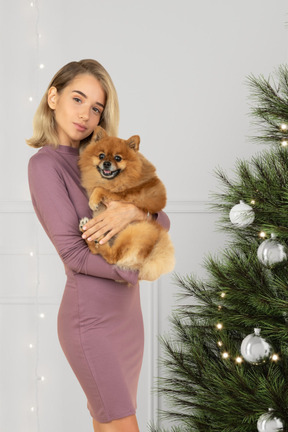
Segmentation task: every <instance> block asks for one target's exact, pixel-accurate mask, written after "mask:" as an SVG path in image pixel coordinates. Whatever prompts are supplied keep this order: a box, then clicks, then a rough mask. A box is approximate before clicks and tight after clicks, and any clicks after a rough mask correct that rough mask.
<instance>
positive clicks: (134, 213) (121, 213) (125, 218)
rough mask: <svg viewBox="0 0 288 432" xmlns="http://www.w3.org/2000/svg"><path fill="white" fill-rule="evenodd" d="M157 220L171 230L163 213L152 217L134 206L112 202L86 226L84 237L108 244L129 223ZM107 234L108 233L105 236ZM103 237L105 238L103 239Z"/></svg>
mask: <svg viewBox="0 0 288 432" xmlns="http://www.w3.org/2000/svg"><path fill="white" fill-rule="evenodd" d="M152 217H153V219H154V220H157V222H158V223H159V224H160V225H162V226H163V228H165V229H166V230H167V231H168V230H169V228H170V220H169V218H168V216H167V215H166V213H164V212H163V211H161V212H159V213H157V214H155V215H153V216H151V215H147V213H145V212H143V211H142V210H140V209H138V208H137V207H136V206H135V205H134V204H130V203H125V202H121V201H111V202H110V203H108V204H107V209H106V210H105V211H104V212H103V213H101V214H100V215H98V216H96V217H95V218H93V219H91V220H90V221H89V222H87V224H86V225H85V226H84V229H85V232H84V234H83V235H82V237H83V238H84V239H88V240H89V241H94V240H99V239H101V240H100V242H99V243H100V244H104V243H106V242H107V241H108V240H110V238H112V237H113V236H114V235H116V234H117V233H118V232H120V231H122V230H123V229H124V228H125V227H126V226H127V225H129V223H131V222H138V221H144V220H147V219H148V218H149V219H152ZM105 233H107V234H106V235H105ZM102 236H103V238H102Z"/></svg>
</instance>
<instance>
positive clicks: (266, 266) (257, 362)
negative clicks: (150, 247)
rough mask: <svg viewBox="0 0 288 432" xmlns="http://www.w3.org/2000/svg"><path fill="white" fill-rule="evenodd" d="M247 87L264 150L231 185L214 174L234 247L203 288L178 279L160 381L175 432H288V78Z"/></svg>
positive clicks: (216, 261)
mask: <svg viewBox="0 0 288 432" xmlns="http://www.w3.org/2000/svg"><path fill="white" fill-rule="evenodd" d="M247 81H248V85H249V89H250V91H251V100H252V118H253V119H254V123H255V124H256V125H257V133H256V135H257V137H256V138H254V139H255V140H256V141H257V142H258V143H262V144H266V146H265V148H264V149H261V151H260V152H259V153H258V154H257V155H256V156H255V157H253V158H252V160H249V161H245V160H238V161H237V162H236V166H235V173H234V174H233V179H232V180H231V179H230V178H228V176H227V175H226V174H225V173H224V172H223V170H221V169H217V171H216V175H217V177H218V179H219V182H220V185H221V188H220V190H221V192H220V193H217V194H214V204H213V208H216V209H217V211H219V213H220V215H221V216H220V220H219V225H220V227H221V229H223V230H225V232H226V233H228V241H227V244H226V247H225V249H224V250H223V251H221V253H220V255H221V256H220V257H212V256H211V255H210V256H208V257H206V259H205V262H204V268H205V273H206V274H207V276H205V281H203V280H199V278H197V277H195V276H193V275H188V276H184V277H182V276H179V275H175V282H176V284H177V285H178V286H179V287H180V291H181V294H182V295H183V299H185V301H184V305H183V304H181V307H179V308H178V310H176V311H175V314H174V316H173V317H172V319H171V327H172V329H171V331H170V336H169V338H164V337H163V339H162V343H163V346H164V354H163V356H162V362H163V365H164V367H163V370H164V373H163V375H164V376H163V377H160V378H159V391H160V392H161V393H162V394H163V397H164V398H165V399H166V402H167V406H168V408H167V410H166V411H165V412H164V413H163V415H164V416H166V417H167V418H168V419H170V420H172V421H173V424H174V422H175V423H176V424H177V425H178V426H177V427H176V426H175V427H174V428H173V427H172V430H173V431H179V432H180V431H181V432H188V431H189V432H190V431H199V432H212V431H213V432H252V431H253V432H254V431H256V432H257V431H259V432H264V431H265V432H272V431H273V432H274V431H286V432H287V431H288V325H287V324H288V249H287V246H288V68H287V67H286V66H281V67H280V68H279V69H278V70H277V71H276V73H275V74H273V76H272V77H270V78H268V79H265V77H263V76H260V77H255V76H253V75H251V76H250V77H248V80H247ZM183 299H182V301H183ZM171 334H172V336H171ZM152 430H153V431H155V430H157V428H152Z"/></svg>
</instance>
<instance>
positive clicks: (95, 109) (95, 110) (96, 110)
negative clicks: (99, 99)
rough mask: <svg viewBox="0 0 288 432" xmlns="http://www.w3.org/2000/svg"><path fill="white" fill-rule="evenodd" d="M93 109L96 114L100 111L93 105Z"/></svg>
mask: <svg viewBox="0 0 288 432" xmlns="http://www.w3.org/2000/svg"><path fill="white" fill-rule="evenodd" d="M93 111H94V112H95V113H96V114H99V115H100V114H101V111H100V110H99V108H97V107H94V108H93Z"/></svg>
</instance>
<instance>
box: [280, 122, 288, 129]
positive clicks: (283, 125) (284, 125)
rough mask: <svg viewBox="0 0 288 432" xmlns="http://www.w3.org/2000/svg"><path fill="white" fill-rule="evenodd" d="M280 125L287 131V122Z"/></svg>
mask: <svg viewBox="0 0 288 432" xmlns="http://www.w3.org/2000/svg"><path fill="white" fill-rule="evenodd" d="M280 127H281V130H282V131H286V130H287V129H288V126H287V124H285V123H282V124H281V126H280Z"/></svg>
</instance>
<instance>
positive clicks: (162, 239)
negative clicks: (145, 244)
mask: <svg viewBox="0 0 288 432" xmlns="http://www.w3.org/2000/svg"><path fill="white" fill-rule="evenodd" d="M174 266H175V252H174V247H173V244H172V242H171V239H170V236H169V234H168V233H167V231H165V230H164V229H163V230H161V231H160V233H159V238H158V241H157V242H156V244H155V245H154V247H153V249H152V251H151V252H150V254H149V255H148V256H147V258H146V259H145V260H144V263H143V265H142V267H141V269H140V271H139V280H147V281H154V280H156V279H158V278H159V277H160V276H161V275H162V274H165V273H169V272H171V271H172V270H173V269H174Z"/></svg>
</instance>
